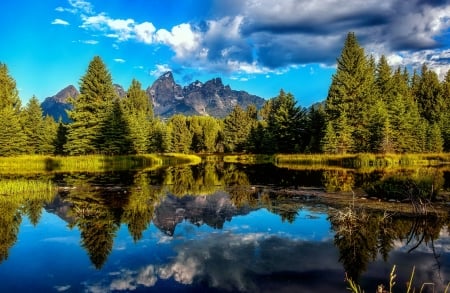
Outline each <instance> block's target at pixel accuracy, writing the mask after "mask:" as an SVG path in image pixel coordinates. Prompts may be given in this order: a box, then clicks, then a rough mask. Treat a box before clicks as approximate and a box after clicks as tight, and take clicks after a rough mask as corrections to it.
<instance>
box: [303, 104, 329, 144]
mask: <svg viewBox="0 0 450 293" xmlns="http://www.w3.org/2000/svg"><path fill="white" fill-rule="evenodd" d="M306 124H307V126H306V131H307V133H306V135H305V139H304V140H305V143H306V142H307V146H306V149H305V151H306V152H308V153H320V152H321V150H322V148H321V141H322V138H323V136H324V132H325V109H324V107H323V105H322V104H320V105H318V106H312V107H311V108H310V109H309V111H308V113H307V123H306Z"/></svg>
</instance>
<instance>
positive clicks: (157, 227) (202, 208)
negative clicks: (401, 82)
mask: <svg viewBox="0 0 450 293" xmlns="http://www.w3.org/2000/svg"><path fill="white" fill-rule="evenodd" d="M327 172H328V173H327ZM335 173H336V174H334V173H333V172H331V171H326V172H324V171H290V170H287V169H277V168H275V167H273V166H269V165H263V166H256V167H255V166H253V167H251V166H242V165H229V164H219V165H217V164H215V165H214V164H209V165H203V166H185V167H170V168H165V169H159V170H156V171H148V172H116V173H102V174H89V173H86V174H57V175H48V176H43V175H41V176H39V178H38V179H36V178H35V177H27V178H28V179H30V180H42V181H45V180H48V181H51V182H53V183H54V184H57V185H58V186H59V188H58V191H57V192H55V193H56V194H51V195H43V194H33V195H32V196H27V197H26V198H25V197H24V199H20V197H19V199H17V200H12V199H11V196H7V195H2V198H1V199H0V209H1V211H0V238H2V239H1V241H0V260H1V262H0V292H131V291H133V292H274V291H276V292H346V291H347V290H346V287H347V284H346V282H345V276H346V274H347V275H348V276H351V277H352V278H355V279H357V280H358V281H359V283H360V284H361V285H362V287H363V288H364V289H365V291H366V292H372V291H375V288H376V286H377V285H378V284H380V283H384V284H385V285H388V279H389V273H390V272H391V269H392V267H393V265H397V279H396V283H397V285H396V287H395V288H396V289H397V290H396V291H397V292H406V290H404V288H406V287H405V283H406V281H407V280H408V279H409V277H410V274H411V270H412V268H413V267H415V275H414V285H415V287H416V288H417V290H416V291H418V290H419V289H420V286H421V284H422V283H424V282H433V283H434V290H435V291H434V292H443V291H444V289H445V286H446V285H447V283H448V282H449V281H450V235H449V224H450V221H449V219H448V216H447V217H421V218H415V217H404V216H400V215H399V214H395V213H393V214H389V215H386V214H384V213H381V212H378V213H377V212H373V211H372V212H371V211H367V212H363V211H356V212H357V213H358V214H357V217H358V219H360V221H359V222H358V225H357V226H356V227H355V229H350V230H349V227H347V226H345V225H343V224H342V223H341V222H339V219H338V218H337V217H336V215H337V212H338V211H339V210H343V207H342V206H337V205H332V204H324V203H323V202H322V201H320V200H319V199H318V198H316V197H314V196H308V194H307V193H308V192H306V193H305V190H306V191H308V190H311V194H313V192H314V191H315V190H322V189H323V188H327V189H330V188H331V189H333V188H334V189H339V188H344V187H342V186H345V184H350V185H351V186H352V187H353V188H356V187H359V186H363V185H364V184H367V183H366V181H367V180H368V178H370V179H372V180H374V179H377V178H378V179H379V178H381V177H382V176H383V174H370V175H366V174H357V173H352V172H349V174H342V171H336V172H335ZM441 175H442V176H441V177H440V178H441V179H440V181H441V185H442V188H444V189H445V188H446V187H445V186H447V183H446V180H445V179H446V178H447V177H448V176H447V174H446V173H445V172H443V173H442V174H441ZM349 177H350V178H349ZM331 178H332V179H331ZM8 180H9V181H14V180H17V177H11V176H10V177H7V176H3V178H2V182H6V181H8ZM365 180H366V181H365ZM339 186H340V187H339ZM305 187H306V189H305ZM280 188H283V189H289V190H298V189H302V190H303V193H301V194H300V195H299V194H294V195H292V194H286V193H283V192H278V191H277V190H279V189H280ZM431 289H433V287H431V286H430V287H429V291H424V292H432V291H431Z"/></svg>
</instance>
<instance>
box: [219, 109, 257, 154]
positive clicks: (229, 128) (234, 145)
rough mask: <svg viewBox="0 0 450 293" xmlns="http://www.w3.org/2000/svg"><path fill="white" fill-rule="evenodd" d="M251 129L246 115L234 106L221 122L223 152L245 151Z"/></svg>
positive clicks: (250, 120) (250, 123) (250, 121)
mask: <svg viewBox="0 0 450 293" xmlns="http://www.w3.org/2000/svg"><path fill="white" fill-rule="evenodd" d="M251 127H252V119H251V118H250V117H249V116H248V113H247V112H245V111H244V110H243V109H242V108H241V107H240V106H239V105H236V106H235V107H234V108H233V111H231V113H230V114H228V116H226V117H225V119H224V120H223V136H224V144H225V150H226V151H230V152H242V151H246V150H247V143H248V139H249V135H250V131H251Z"/></svg>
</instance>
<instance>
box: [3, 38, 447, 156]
mask: <svg viewBox="0 0 450 293" xmlns="http://www.w3.org/2000/svg"><path fill="white" fill-rule="evenodd" d="M69 101H70V103H71V104H72V106H73V107H72V109H71V110H70V111H68V116H69V118H70V120H71V122H70V123H67V124H64V123H63V122H62V121H58V122H57V121H55V120H54V119H53V118H52V117H50V116H46V117H44V116H43V114H42V109H41V107H40V104H39V101H38V99H37V98H36V97H34V96H33V97H32V98H31V99H30V100H29V102H28V104H27V105H26V106H25V107H22V105H21V101H20V98H19V95H18V91H17V88H16V83H15V80H14V79H13V78H12V77H11V76H10V75H9V73H8V69H7V66H6V65H5V64H0V156H13V155H19V154H55V155H83V154H107V155H118V154H143V153H155V152H157V153H160V152H178V153H223V152H245V153H266V154H271V153H330V154H344V153H361V152H372V153H417V152H442V151H449V150H450V111H449V109H450V71H449V72H447V74H446V76H445V78H444V80H442V81H440V80H439V78H438V76H437V74H436V73H435V72H434V71H432V70H430V69H429V68H428V67H427V65H426V64H424V65H423V66H422V68H421V70H420V71H417V70H414V71H413V73H412V74H411V73H410V72H409V71H408V70H407V68H406V67H405V68H401V67H398V68H396V69H393V68H391V67H390V66H389V64H388V60H387V58H386V57H385V56H381V57H380V58H379V60H375V58H374V57H373V56H368V55H366V54H365V52H364V48H362V47H361V46H360V45H359V43H358V41H357V38H356V36H355V34H354V33H349V34H348V35H347V38H346V40H345V43H344V46H343V49H342V52H341V55H340V56H339V57H338V59H337V70H336V73H335V74H334V75H333V77H332V81H331V85H330V88H329V91H328V96H327V98H326V100H325V101H324V102H322V103H320V104H316V105H313V106H311V107H309V108H304V107H301V106H299V105H297V102H296V99H295V98H294V96H293V95H292V94H291V93H287V92H285V91H283V90H280V92H279V95H278V96H276V97H274V98H272V99H269V100H267V101H266V103H265V104H264V106H263V107H262V108H261V109H257V108H256V107H255V106H254V105H251V106H249V107H247V108H246V109H243V108H241V107H239V106H236V107H235V108H234V109H233V110H232V112H231V113H230V114H229V115H228V116H226V117H225V118H223V119H219V118H214V117H210V116H185V115H181V114H176V115H174V116H172V117H171V118H169V119H168V120H163V119H161V118H160V117H156V116H155V115H154V113H153V106H152V103H151V101H150V99H149V97H148V96H147V94H146V92H145V90H143V89H142V86H141V84H140V83H139V81H137V80H135V79H133V80H132V82H131V85H130V87H129V88H128V90H127V94H126V96H125V97H124V98H120V97H118V95H117V94H116V92H115V90H114V86H113V82H112V77H111V74H110V73H109V71H108V69H107V68H106V65H105V64H104V63H103V61H102V59H101V58H100V57H99V56H95V57H94V58H93V59H92V61H91V62H90V63H89V66H88V68H87V70H86V73H85V75H84V76H82V77H81V79H80V94H79V96H78V97H76V98H70V99H69Z"/></svg>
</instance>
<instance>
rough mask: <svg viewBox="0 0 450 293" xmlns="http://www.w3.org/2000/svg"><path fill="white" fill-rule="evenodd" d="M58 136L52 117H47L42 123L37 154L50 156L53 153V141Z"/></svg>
mask: <svg viewBox="0 0 450 293" xmlns="http://www.w3.org/2000/svg"><path fill="white" fill-rule="evenodd" d="M57 134H58V124H57V123H56V122H55V120H54V119H53V117H51V116H49V115H47V116H45V117H44V120H43V121H42V135H41V137H40V145H39V146H38V153H40V154H46V155H52V154H54V153H55V140H56V138H57Z"/></svg>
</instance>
